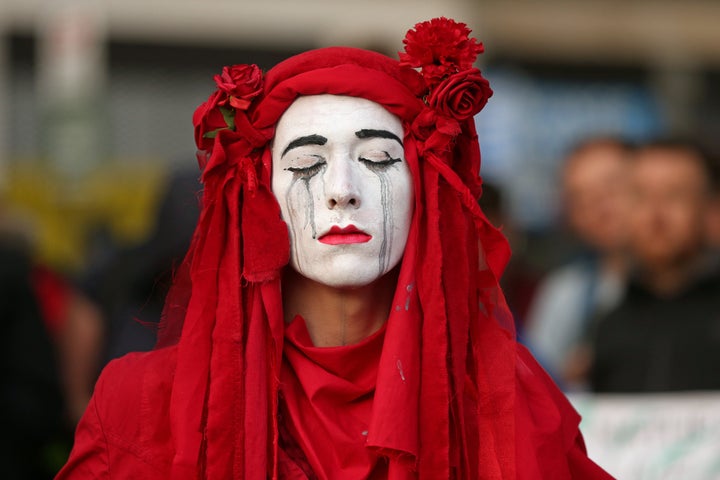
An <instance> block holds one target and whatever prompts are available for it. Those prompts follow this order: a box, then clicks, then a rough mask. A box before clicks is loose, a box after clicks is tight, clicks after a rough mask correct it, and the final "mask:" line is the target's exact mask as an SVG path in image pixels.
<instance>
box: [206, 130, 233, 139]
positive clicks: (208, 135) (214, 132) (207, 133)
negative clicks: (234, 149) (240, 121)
mask: <svg viewBox="0 0 720 480" xmlns="http://www.w3.org/2000/svg"><path fill="white" fill-rule="evenodd" d="M220 130H229V128H227V127H222V128H216V129H215V130H213V131H211V132H206V133H205V134H204V135H203V138H215V137H217V134H218V132H219V131H220Z"/></svg>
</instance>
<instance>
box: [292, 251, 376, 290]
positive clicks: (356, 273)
mask: <svg viewBox="0 0 720 480" xmlns="http://www.w3.org/2000/svg"><path fill="white" fill-rule="evenodd" d="M294 268H295V270H296V271H297V272H298V273H300V275H302V276H304V277H306V278H309V279H310V280H313V281H315V282H317V283H320V284H322V285H326V286H328V287H332V288H338V289H355V288H362V287H365V286H367V285H370V284H372V283H374V282H376V281H377V280H379V279H380V278H382V277H384V276H385V274H386V273H387V272H382V273H379V272H378V259H377V258H372V259H367V258H364V257H361V258H353V259H348V258H334V259H332V260H331V261H321V260H315V261H314V262H310V267H309V268H307V267H301V266H299V265H294Z"/></svg>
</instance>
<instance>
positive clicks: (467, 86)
mask: <svg viewBox="0 0 720 480" xmlns="http://www.w3.org/2000/svg"><path fill="white" fill-rule="evenodd" d="M492 93H493V92H492V89H491V88H490V84H489V83H488V81H487V80H486V79H485V78H484V77H483V76H482V74H481V73H480V70H478V69H477V68H473V69H470V70H465V71H463V72H460V73H456V74H455V75H452V76H450V77H449V78H447V79H445V80H444V81H443V82H442V83H440V84H439V85H438V86H437V87H436V88H435V89H434V90H433V92H432V93H431V94H430V96H429V97H428V105H429V106H430V107H432V108H433V109H435V110H436V111H437V112H439V113H441V114H443V115H446V116H449V117H452V118H454V119H456V120H465V119H467V118H470V117H472V116H473V115H475V114H476V113H478V112H479V111H480V110H482V108H483V107H484V106H485V104H486V103H487V101H488V98H490V96H491V95H492Z"/></svg>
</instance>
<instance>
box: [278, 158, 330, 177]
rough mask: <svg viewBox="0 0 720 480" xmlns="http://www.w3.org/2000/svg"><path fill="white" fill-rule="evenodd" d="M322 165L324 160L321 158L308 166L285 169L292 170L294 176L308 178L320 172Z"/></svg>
mask: <svg viewBox="0 0 720 480" xmlns="http://www.w3.org/2000/svg"><path fill="white" fill-rule="evenodd" d="M324 166H325V160H321V161H319V162H317V163H314V164H312V165H310V166H309V167H287V168H286V169H285V170H287V171H288V172H292V174H293V177H294V178H303V179H308V178H311V177H314V176H315V175H317V174H318V173H320V171H321V170H322V169H323V167H324Z"/></svg>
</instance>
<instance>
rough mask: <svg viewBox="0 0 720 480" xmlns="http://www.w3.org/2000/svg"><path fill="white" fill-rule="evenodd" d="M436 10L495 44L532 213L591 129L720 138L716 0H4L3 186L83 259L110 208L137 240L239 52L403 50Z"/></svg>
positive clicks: (114, 229)
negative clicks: (203, 107) (204, 105)
mask: <svg viewBox="0 0 720 480" xmlns="http://www.w3.org/2000/svg"><path fill="white" fill-rule="evenodd" d="M434 16H448V17H454V18H456V19H459V20H462V21H465V22H467V23H468V24H469V26H470V27H471V28H472V29H473V30H474V32H475V35H476V36H477V37H478V38H480V39H481V40H482V41H483V42H484V44H485V46H486V49H487V53H486V54H485V55H484V56H483V58H482V59H481V61H482V62H483V65H482V68H483V69H484V71H485V72H486V74H487V76H488V77H489V78H490V80H491V83H493V86H494V88H495V92H496V93H495V98H493V99H492V101H491V104H490V105H489V107H488V110H487V111H486V112H484V113H483V115H482V116H481V117H480V119H479V120H478V126H479V130H480V132H481V137H482V138H481V143H482V144H483V145H484V148H485V150H484V161H485V167H486V175H487V176H488V177H490V178H491V179H492V180H494V181H495V182H496V183H498V184H500V185H502V186H504V187H505V188H507V189H508V190H509V192H510V195H509V197H510V203H511V213H513V214H514V215H515V216H516V217H518V218H519V221H518V223H519V224H520V225H521V226H523V227H526V228H542V227H543V226H545V225H547V224H548V223H549V222H550V221H551V220H552V218H553V216H554V211H555V209H556V203H557V199H556V198H555V197H554V192H555V187H554V180H553V179H554V175H555V173H556V172H555V168H556V165H557V162H558V159H559V158H560V157H561V153H562V150H563V149H564V148H567V146H568V144H569V143H570V142H571V141H572V139H575V138H576V137H577V136H580V135H582V134H583V133H584V132H586V131H590V130H598V129H600V130H613V129H614V130H623V131H625V132H629V133H630V134H631V135H635V136H643V135H650V134H653V133H656V132H657V131H661V130H673V131H680V132H684V131H691V132H695V133H700V134H701V135H702V136H703V137H705V138H708V139H718V138H720V89H717V88H715V87H716V86H717V85H718V82H719V81H720V29H718V28H717V19H718V18H720V4H718V3H717V2H713V1H701V0H695V1H688V2H672V1H652V0H636V1H631V2H621V1H602V0H595V1H586V2H568V1H565V0H553V1H545V2H533V1H529V0H525V1H517V2H503V1H500V0H452V1H450V0H433V1H426V2H419V1H417V0H398V1H394V2H383V1H377V0H373V1H368V2H363V3H362V4H355V3H350V2H336V1H332V0H308V1H305V2H302V3H298V2H292V1H290V0H268V1H265V2H246V1H229V0H211V1H204V2H200V1H197V0H195V1H192V0H173V1H169V0H163V1H156V2H142V1H139V0H123V1H119V0H113V1H106V2H92V1H88V0H62V1H57V2H52V3H51V4H48V2H41V1H39V0H0V192H3V197H4V198H5V199H6V204H11V205H14V206H18V208H20V209H21V210H22V209H27V210H28V211H30V212H32V213H33V214H35V217H36V218H39V219H40V220H39V221H38V222H37V225H34V226H33V227H32V228H31V229H33V230H34V231H35V234H36V236H37V238H38V242H39V244H40V250H41V252H42V254H43V255H44V256H45V257H46V258H47V259H48V260H49V261H50V262H51V263H54V264H57V265H59V266H61V267H63V268H69V269H72V268H77V267H78V266H80V265H81V264H82V261H83V258H82V257H83V248H84V241H85V240H84V239H85V238H86V237H87V235H88V233H89V232H90V231H92V230H94V229H97V228H99V227H98V225H103V224H107V225H106V228H108V229H109V230H110V233H111V235H112V236H114V237H116V238H118V239H120V241H127V242H130V241H133V240H137V239H139V238H140V237H142V236H143V235H144V234H146V233H147V232H148V231H149V230H150V225H149V222H150V218H152V209H153V205H155V204H156V197H157V192H158V191H159V188H158V185H159V183H161V182H162V178H163V173H164V172H165V171H166V170H167V169H168V168H172V167H173V166H174V165H178V164H183V165H187V164H188V163H189V162H190V163H191V162H193V161H194V160H193V158H194V145H193V142H192V125H191V122H190V119H191V117H192V112H193V110H194V108H195V107H196V106H197V105H198V104H199V103H201V102H202V101H204V100H205V98H206V97H207V95H208V94H209V92H210V91H211V89H212V75H213V74H214V73H216V72H217V71H218V70H219V69H220V67H221V66H222V65H226V64H232V63H243V62H252V63H258V64H259V65H260V66H261V67H263V68H268V67H270V66H272V65H273V64H275V63H277V62H278V61H279V60H281V59H283V58H285V57H287V56H289V55H292V54H294V53H296V52H298V51H301V50H305V49H309V48H314V47H322V46H327V45H333V44H343V45H353V46H358V47H363V48H370V49H375V50H379V51H382V52H384V53H387V54H390V55H394V54H395V52H396V51H397V50H398V49H400V48H401V47H402V45H401V39H402V35H403V33H404V32H405V30H406V29H408V28H410V27H411V26H412V25H413V24H414V23H416V22H418V21H422V20H425V19H429V18H431V17H434ZM588 112H591V113H592V114H589V113H588ZM518 172H526V173H525V174H524V175H518Z"/></svg>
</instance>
